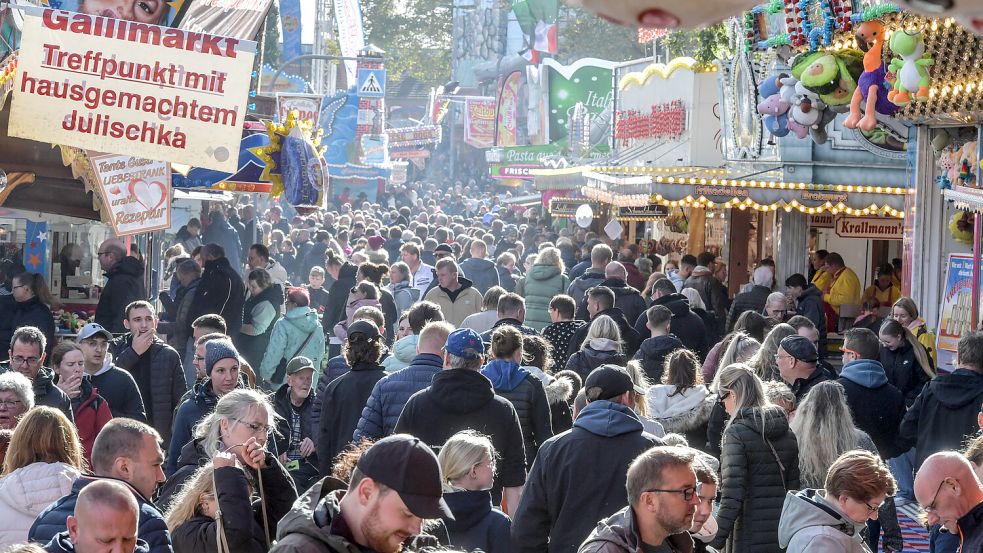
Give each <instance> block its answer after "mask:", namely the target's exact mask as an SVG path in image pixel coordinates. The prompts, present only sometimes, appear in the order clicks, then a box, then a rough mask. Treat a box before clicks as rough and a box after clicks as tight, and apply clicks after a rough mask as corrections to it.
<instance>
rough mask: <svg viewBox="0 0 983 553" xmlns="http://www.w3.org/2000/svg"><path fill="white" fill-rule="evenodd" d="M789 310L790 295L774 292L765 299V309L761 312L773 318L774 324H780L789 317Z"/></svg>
mask: <svg viewBox="0 0 983 553" xmlns="http://www.w3.org/2000/svg"><path fill="white" fill-rule="evenodd" d="M788 312H789V308H788V297H787V296H786V295H785V294H783V293H781V292H772V293H770V294H768V299H766V300H765V308H764V311H762V312H761V314H762V315H764V316H765V317H767V318H769V319H771V320H772V321H773V323H772V324H778V323H784V322H785V321H787V320H788V319H789V316H788Z"/></svg>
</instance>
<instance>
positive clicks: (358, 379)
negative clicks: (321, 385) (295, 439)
mask: <svg viewBox="0 0 983 553" xmlns="http://www.w3.org/2000/svg"><path fill="white" fill-rule="evenodd" d="M384 376H386V370H385V369H384V368H383V367H382V365H379V364H376V363H358V364H356V365H355V366H354V367H352V369H351V370H350V371H348V372H347V373H345V374H344V375H342V376H340V377H338V378H336V379H334V380H333V381H331V383H330V384H328V387H327V388H325V390H324V395H323V396H321V397H319V398H318V401H320V402H321V409H320V410H319V411H320V416H321V420H320V422H319V425H318V428H319V430H318V438H317V439H316V440H315V442H317V458H318V461H319V462H320V465H321V466H320V467H319V468H320V469H321V474H331V465H332V463H333V462H334V458H335V456H336V455H338V454H339V453H341V451H342V450H343V449H345V447H347V446H348V444H350V443H351V441H352V435H353V434H354V433H355V427H356V426H358V419H359V418H361V416H362V408H363V407H365V403H366V402H367V401H368V399H369V396H370V395H371V394H372V388H373V387H374V386H375V383H376V382H378V381H379V380H381V379H382V377H384Z"/></svg>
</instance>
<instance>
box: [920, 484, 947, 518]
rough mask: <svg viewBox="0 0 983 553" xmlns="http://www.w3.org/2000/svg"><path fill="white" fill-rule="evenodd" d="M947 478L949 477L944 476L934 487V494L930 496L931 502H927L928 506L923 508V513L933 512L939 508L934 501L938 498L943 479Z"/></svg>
mask: <svg viewBox="0 0 983 553" xmlns="http://www.w3.org/2000/svg"><path fill="white" fill-rule="evenodd" d="M948 479H949V477H948V476H946V477H945V478H943V479H942V481H941V482H939V487H938V488H936V490H935V495H934V496H932V502H931V503H929V504H928V506H927V507H925V508H924V509H923V510H924V511H925V513H934V512H935V510H936V509H938V508H939V507H938V506H937V505H936V504H935V502H936V501H938V500H939V493H940V492H942V486H944V485H945V481H946V480H948Z"/></svg>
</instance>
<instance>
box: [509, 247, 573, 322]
mask: <svg viewBox="0 0 983 553" xmlns="http://www.w3.org/2000/svg"><path fill="white" fill-rule="evenodd" d="M569 286H570V278H569V277H567V275H565V274H563V273H562V272H561V271H560V268H559V267H557V266H555V265H539V264H536V265H533V266H532V268H530V269H529V272H528V273H527V274H526V277H525V278H524V279H522V280H520V281H519V283H518V284H517V285H516V287H515V292H516V293H517V294H519V295H520V296H522V297H524V298H526V319H525V321H523V322H524V323H525V324H526V325H528V326H531V327H532V328H534V329H536V331H537V332H541V331H542V330H543V329H544V328H546V327H547V326H548V325H549V324H550V323H551V322H553V321H552V320H551V319H550V313H549V306H550V300H552V299H553V297H554V296H556V295H557V294H566V293H567V288H568V287H569Z"/></svg>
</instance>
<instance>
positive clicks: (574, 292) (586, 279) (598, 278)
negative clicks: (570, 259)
mask: <svg viewBox="0 0 983 553" xmlns="http://www.w3.org/2000/svg"><path fill="white" fill-rule="evenodd" d="M602 282H604V269H593V268H591V269H588V270H587V271H585V272H584V274H582V275H580V276H579V277H577V278H576V279H574V281H573V282H571V283H570V286H568V287H567V295H568V296H570V297H571V298H573V301H575V302H577V306H578V307H577V318H578V319H580V320H583V321H586V320H588V319H590V316H589V314H588V313H587V304H586V302H585V299H586V297H587V290H590V289H591V288H593V287H595V286H598V285H600V284H601V283H602ZM581 305H583V310H582V311H581V308H580V306H581Z"/></svg>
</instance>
